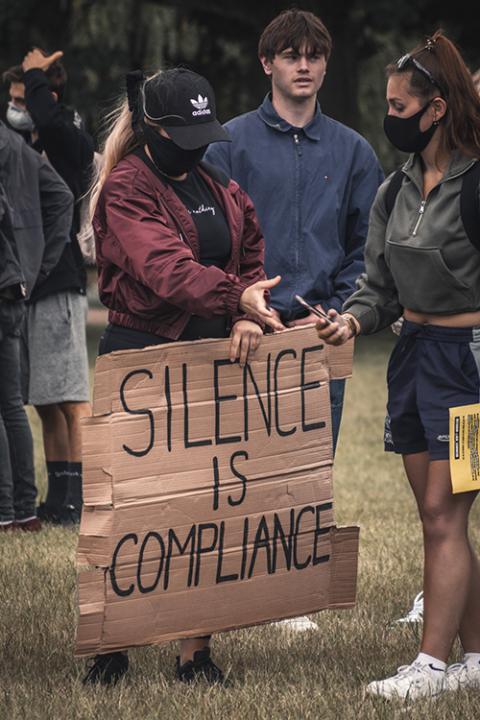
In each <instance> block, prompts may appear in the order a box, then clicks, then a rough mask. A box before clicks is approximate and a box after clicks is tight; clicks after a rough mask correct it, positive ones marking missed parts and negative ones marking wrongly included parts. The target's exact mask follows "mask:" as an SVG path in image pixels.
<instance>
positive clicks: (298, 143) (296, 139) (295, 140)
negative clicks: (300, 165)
mask: <svg viewBox="0 0 480 720" xmlns="http://www.w3.org/2000/svg"><path fill="white" fill-rule="evenodd" d="M293 142H294V143H295V147H296V148H297V152H298V154H299V155H301V154H302V146H301V144H300V138H299V137H298V135H297V133H294V135H293Z"/></svg>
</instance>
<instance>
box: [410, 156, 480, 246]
mask: <svg viewBox="0 0 480 720" xmlns="http://www.w3.org/2000/svg"><path fill="white" fill-rule="evenodd" d="M472 165H473V162H471V163H470V165H468V167H466V168H464V169H463V170H461V171H460V172H457V173H455V175H450V177H448V178H446V179H442V180H441V181H440V182H439V183H438V185H440V184H441V183H443V182H448V181H449V180H456V178H458V177H461V176H462V175H463V174H464V173H465V172H467V171H468V170H470V168H471V167H472ZM407 177H410V176H409V175H408V174H407ZM410 180H412V182H414V181H413V179H412V178H410ZM435 187H437V185H436V186H435ZM432 189H433V188H432ZM430 192H431V191H430ZM428 194H429V195H430V193H428ZM427 200H428V197H426V198H425V200H422V202H421V203H420V207H419V208H418V218H417V222H416V223H415V226H414V228H413V232H412V236H413V237H415V236H416V234H417V232H418V228H419V226H420V223H421V222H422V218H423V216H424V214H425V205H426V203H427Z"/></svg>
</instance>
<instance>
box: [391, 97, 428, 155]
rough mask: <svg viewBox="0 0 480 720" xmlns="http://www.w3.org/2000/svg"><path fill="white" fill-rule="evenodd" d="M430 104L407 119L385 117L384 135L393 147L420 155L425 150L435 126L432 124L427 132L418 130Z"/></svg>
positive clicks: (392, 116)
mask: <svg viewBox="0 0 480 720" xmlns="http://www.w3.org/2000/svg"><path fill="white" fill-rule="evenodd" d="M429 105H430V103H429V102H428V103H427V104H426V105H425V107H423V108H421V109H420V110H419V111H418V112H417V113H415V115H411V116H410V117H407V118H401V117H395V116H394V115H386V116H385V119H384V121H383V129H384V131H385V135H386V136H387V138H388V139H389V140H390V142H391V143H392V145H394V147H396V148H398V150H402V152H408V153H420V152H422V150H425V148H426V147H427V145H428V143H429V142H430V140H431V139H432V136H433V133H434V132H435V130H436V129H437V125H435V124H432V125H431V126H430V127H429V128H428V130H424V131H423V132H422V130H420V118H421V117H422V115H423V114H424V113H425V112H426V110H427V108H428V107H429Z"/></svg>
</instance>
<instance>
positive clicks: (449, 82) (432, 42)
mask: <svg viewBox="0 0 480 720" xmlns="http://www.w3.org/2000/svg"><path fill="white" fill-rule="evenodd" d="M409 56H410V58H412V59H413V58H414V59H415V60H417V61H418V63H420V64H421V66H422V67H423V68H425V69H426V70H427V71H428V73H430V75H431V79H430V80H429V79H428V77H427V76H426V74H425V73H422V72H421V71H420V70H419V69H418V68H417V67H416V66H415V64H414V62H406V63H404V64H403V65H402V66H401V68H400V69H399V68H398V65H397V64H395V63H392V64H391V65H388V66H387V68H386V73H387V77H390V75H393V74H401V73H411V77H410V93H411V94H412V95H415V96H417V97H420V98H421V99H422V100H424V101H425V102H427V101H428V100H429V99H431V98H433V97H435V95H436V94H438V95H441V96H442V97H443V98H444V99H445V100H446V102H447V111H446V113H445V116H444V117H443V118H442V120H441V125H442V127H443V133H442V146H441V148H439V149H440V150H445V151H447V152H452V151H453V150H459V151H460V152H462V153H463V154H464V155H468V156H470V157H476V158H480V96H479V94H478V92H477V89H476V87H475V83H474V81H473V78H472V75H471V73H470V71H469V70H468V68H467V66H466V65H465V62H464V61H463V58H462V56H461V55H460V52H459V50H458V49H457V47H456V46H455V45H454V43H453V42H452V41H451V40H449V39H448V38H447V37H446V36H445V35H444V34H443V31H442V30H437V31H436V32H435V33H434V35H432V36H431V37H428V38H427V39H426V42H425V44H424V45H418V46H417V47H416V48H414V50H412V51H411V52H410V53H409ZM432 79H433V82H432ZM435 86H436V87H435Z"/></svg>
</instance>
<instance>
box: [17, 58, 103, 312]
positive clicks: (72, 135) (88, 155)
mask: <svg viewBox="0 0 480 720" xmlns="http://www.w3.org/2000/svg"><path fill="white" fill-rule="evenodd" d="M24 82H25V102H26V106H27V110H28V111H29V113H30V115H31V116H32V119H33V122H34V124H35V129H36V131H37V132H38V141H37V142H36V143H35V145H34V148H35V149H36V150H38V151H39V152H45V154H46V155H47V157H48V159H49V161H50V163H51V164H52V166H53V167H54V168H55V170H56V171H57V172H58V174H59V175H60V176H61V177H62V178H63V179H64V180H65V182H66V183H67V185H68V187H69V188H70V190H71V191H72V193H73V197H74V199H75V206H74V213H73V221H72V226H71V228H70V238H71V242H70V243H69V244H68V245H67V246H66V247H65V250H64V253H63V255H62V257H61V259H60V261H59V263H58V266H57V267H56V268H55V269H54V270H53V272H52V273H51V274H50V277H49V278H48V281H47V282H46V283H44V284H43V285H42V286H41V287H38V288H35V291H34V294H33V296H32V300H38V299H39V298H40V297H45V296H46V295H49V294H52V293H54V292H59V291H60V290H67V289H71V290H78V291H79V292H81V293H82V294H83V293H85V287H86V273H85V268H84V262H83V257H82V253H81V251H80V248H79V245H78V242H77V233H78V231H79V229H80V208H79V199H80V198H81V196H82V195H83V194H84V193H85V192H86V190H87V188H88V184H89V181H90V172H91V166H92V161H93V150H94V145H93V140H92V138H91V137H90V135H89V134H88V133H87V132H86V131H85V130H84V129H83V128H82V124H81V120H80V117H79V116H78V114H77V113H76V112H75V111H74V110H72V109H71V108H68V107H66V106H65V105H64V104H63V103H61V102H57V101H56V100H55V98H54V97H53V95H52V92H51V90H50V88H49V87H48V82H47V79H46V76H45V73H44V72H43V70H39V69H36V68H34V69H32V70H28V71H27V72H26V73H25V75H24Z"/></svg>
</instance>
